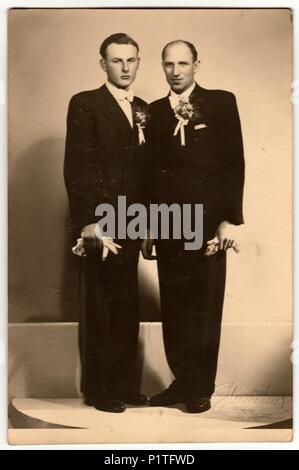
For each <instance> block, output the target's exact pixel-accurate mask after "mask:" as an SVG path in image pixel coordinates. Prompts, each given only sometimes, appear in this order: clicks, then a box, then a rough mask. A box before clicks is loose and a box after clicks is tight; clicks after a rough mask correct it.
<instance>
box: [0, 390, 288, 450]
mask: <svg viewBox="0 0 299 470" xmlns="http://www.w3.org/2000/svg"><path fill="white" fill-rule="evenodd" d="M10 408H11V409H10V415H11V422H12V425H13V427H14V428H18V429H10V430H9V435H10V441H11V443H17V442H20V440H21V441H22V442H23V443H35V444H38V443H39V444H42V443H44V444H51V443H53V444H59V443H61V444H62V443H65V442H73V443H76V442H78V443H83V442H90V443H132V442H134V443H148V442H149V443H150V442H157V443H159V442H170V443H171V442H209V440H211V441H213V440H214V439H215V436H216V435H217V436H218V435H219V436H221V438H222V439H221V440H222V441H224V442H225V441H226V440H231V439H228V436H230V435H231V433H232V436H235V437H234V439H235V440H236V441H238V440H242V436H243V438H244V439H245V440H249V441H250V440H255V437H254V436H261V438H262V432H264V440H267V434H268V435H269V436H270V439H271V436H272V438H273V440H274V441H275V440H278V441H279V440H283V441H285V440H290V439H291V436H292V430H291V427H292V422H291V418H292V399H291V398H290V397H257V396H256V397H245V396H239V397H236V396H235V397H232V396H231V397H224V396H221V397H220V396H215V397H213V399H212V408H211V410H209V411H207V412H206V413H202V414H194V415H193V414H188V413H186V412H185V410H184V407H183V406H179V407H169V408H162V407H158V408H151V407H128V409H127V410H126V412H125V413H120V414H114V413H106V412H101V411H97V410H95V409H94V408H92V407H88V406H85V405H84V404H83V403H82V400H80V399H77V398H74V399H71V398H61V399H58V398H57V399H54V398H48V399H47V398H43V399H42V398H40V399H30V398H27V399H26V398H20V399H14V400H13V401H12V403H11V406H10ZM256 430H259V431H260V432H258V433H256V432H255V431H256ZM248 431H252V432H251V438H250V432H249V433H248ZM268 431H269V432H268ZM270 431H271V432H270ZM272 431H273V432H272ZM246 436H248V439H246ZM85 439H86V441H85ZM257 440H259V438H258V437H257Z"/></svg>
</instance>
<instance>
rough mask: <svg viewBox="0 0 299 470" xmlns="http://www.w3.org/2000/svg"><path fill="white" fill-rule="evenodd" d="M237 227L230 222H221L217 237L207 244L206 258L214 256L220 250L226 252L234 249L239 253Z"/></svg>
mask: <svg viewBox="0 0 299 470" xmlns="http://www.w3.org/2000/svg"><path fill="white" fill-rule="evenodd" d="M235 235H236V226H235V225H232V224H230V223H229V222H226V221H224V222H221V224H220V225H219V227H218V228H217V230H216V233H215V237H214V238H213V239H212V240H209V241H208V242H207V249H206V251H205V255H206V256H212V255H214V254H215V253H217V251H218V250H222V251H226V250H227V249H228V248H232V249H233V250H234V251H235V252H236V253H239V251H240V250H239V246H238V243H237V241H236V238H235Z"/></svg>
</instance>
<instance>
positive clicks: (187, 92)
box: [169, 82, 196, 107]
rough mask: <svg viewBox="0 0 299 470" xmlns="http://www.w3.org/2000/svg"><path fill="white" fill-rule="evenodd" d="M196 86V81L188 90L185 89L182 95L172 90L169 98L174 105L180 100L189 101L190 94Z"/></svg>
mask: <svg viewBox="0 0 299 470" xmlns="http://www.w3.org/2000/svg"><path fill="white" fill-rule="evenodd" d="M195 86H196V82H193V84H192V85H191V86H190V87H189V88H188V89H187V90H185V91H184V93H181V94H180V95H179V94H177V93H176V92H175V91H173V90H170V93H169V100H170V104H171V105H172V107H175V106H176V105H177V104H178V102H179V101H180V100H183V101H189V98H190V95H191V93H192V92H193V90H194V88H195Z"/></svg>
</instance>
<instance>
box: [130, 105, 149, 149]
mask: <svg viewBox="0 0 299 470" xmlns="http://www.w3.org/2000/svg"><path fill="white" fill-rule="evenodd" d="M149 119H150V115H149V113H148V111H147V110H146V109H145V108H141V107H137V106H136V107H134V122H135V124H136V126H137V129H138V140H139V145H142V144H144V143H145V136H144V132H143V129H145V128H146V126H147V124H148V121H149Z"/></svg>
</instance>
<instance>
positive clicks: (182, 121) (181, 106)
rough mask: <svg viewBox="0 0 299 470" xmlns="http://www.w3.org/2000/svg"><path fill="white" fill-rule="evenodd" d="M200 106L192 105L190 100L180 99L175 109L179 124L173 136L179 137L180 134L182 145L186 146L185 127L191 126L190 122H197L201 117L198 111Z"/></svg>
mask: <svg viewBox="0 0 299 470" xmlns="http://www.w3.org/2000/svg"><path fill="white" fill-rule="evenodd" d="M198 107H199V106H196V105H195V104H193V103H190V101H188V100H183V99H180V100H179V102H178V104H177V105H176V106H175V108H174V114H175V117H176V118H177V119H178V123H177V125H176V128H175V130H174V133H173V135H177V134H178V133H179V132H180V137H181V145H182V146H185V145H186V139H185V126H187V125H188V124H189V121H191V120H195V119H197V118H199V117H200V116H201V114H200V113H199V110H198Z"/></svg>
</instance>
